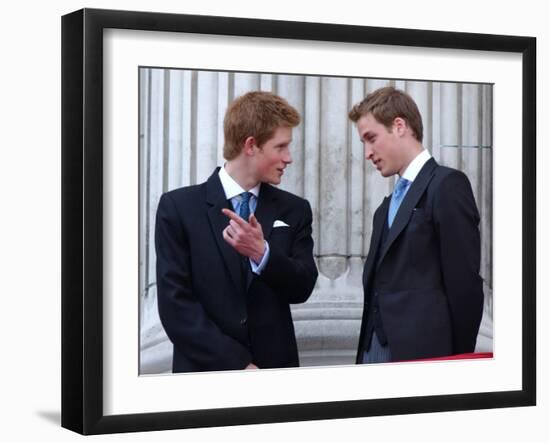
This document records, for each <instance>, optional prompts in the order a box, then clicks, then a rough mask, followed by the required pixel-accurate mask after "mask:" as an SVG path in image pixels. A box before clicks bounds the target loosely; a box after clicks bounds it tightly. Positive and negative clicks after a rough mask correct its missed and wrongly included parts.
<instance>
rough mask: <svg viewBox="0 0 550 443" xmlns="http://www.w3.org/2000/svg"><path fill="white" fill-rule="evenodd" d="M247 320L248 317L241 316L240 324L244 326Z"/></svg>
mask: <svg viewBox="0 0 550 443" xmlns="http://www.w3.org/2000/svg"><path fill="white" fill-rule="evenodd" d="M247 320H248V319H246V318H243V319H242V320H241V326H246V322H247Z"/></svg>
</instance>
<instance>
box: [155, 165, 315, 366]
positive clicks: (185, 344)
mask: <svg viewBox="0 0 550 443" xmlns="http://www.w3.org/2000/svg"><path fill="white" fill-rule="evenodd" d="M218 170H219V168H218V169H216V170H215V171H214V173H213V174H212V176H211V177H210V178H209V179H208V181H206V182H205V183H202V184H200V185H196V186H189V187H186V188H180V189H176V190H174V191H171V192H168V193H166V194H164V195H162V197H161V199H160V202H159V205H158V209H157V218H156V226H155V246H156V252H157V288H158V293H157V294H158V307H159V314H160V319H161V322H162V325H163V326H164V329H165V330H166V333H167V335H168V337H169V338H170V340H171V341H172V343H173V345H174V356H173V370H174V372H186V371H213V370H226V369H244V368H245V367H246V366H247V365H248V364H249V363H251V362H252V363H254V364H256V365H257V366H258V367H260V368H274V367H291V366H298V365H299V362H298V352H297V346H296V338H295V334H294V326H293V323H292V317H291V313H290V307H289V303H302V302H304V301H306V300H307V298H308V297H309V295H310V294H311V292H312V290H313V286H314V285H315V281H316V279H317V268H316V266H315V263H314V261H313V254H312V250H313V240H312V238H311V221H312V214H311V208H310V206H309V203H308V202H307V201H306V200H304V199H302V198H300V197H297V196H295V195H293V194H290V193H288V192H285V191H282V190H280V189H277V188H274V187H273V186H270V185H268V184H265V183H264V184H262V186H261V188H260V193H259V196H258V204H257V208H256V212H255V215H256V218H257V219H258V221H259V222H260V224H261V225H262V229H263V233H264V237H265V239H266V240H267V241H268V243H269V248H270V256H269V260H268V262H267V265H266V267H265V268H264V269H263V271H262V273H261V275H260V276H257V275H255V274H253V273H252V271H251V270H250V265H249V264H248V259H245V258H244V257H242V256H241V255H239V254H238V253H237V252H236V251H235V250H234V249H233V248H232V247H231V246H230V245H229V244H228V243H226V241H225V240H224V239H223V237H222V231H223V230H224V228H225V227H226V226H227V225H228V222H229V219H228V218H227V217H226V216H225V215H223V214H222V212H221V209H222V208H230V209H232V207H231V203H230V202H228V200H226V197H225V194H224V191H223V188H222V185H221V182H220V180H219V177H218ZM275 220H281V221H283V222H285V223H286V224H288V225H289V226H288V227H275V228H274V227H273V223H274V221H275Z"/></svg>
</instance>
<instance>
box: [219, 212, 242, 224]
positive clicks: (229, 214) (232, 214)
mask: <svg viewBox="0 0 550 443" xmlns="http://www.w3.org/2000/svg"><path fill="white" fill-rule="evenodd" d="M222 212H223V213H224V215H226V216H227V217H229V218H230V219H231V220H235V222H237V223H238V224H239V225H240V226H246V222H245V221H244V220H243V219H242V218H241V217H240V216H239V215H238V214H236V213H235V212H233V211H232V210H231V209H227V208H223V209H222Z"/></svg>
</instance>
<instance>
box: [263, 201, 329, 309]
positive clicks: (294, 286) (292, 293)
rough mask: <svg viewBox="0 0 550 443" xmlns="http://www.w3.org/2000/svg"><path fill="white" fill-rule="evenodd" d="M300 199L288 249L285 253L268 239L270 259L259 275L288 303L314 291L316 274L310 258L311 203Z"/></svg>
mask: <svg viewBox="0 0 550 443" xmlns="http://www.w3.org/2000/svg"><path fill="white" fill-rule="evenodd" d="M303 202H304V205H303V214H302V217H301V219H300V223H299V225H298V227H297V229H296V234H295V235H294V238H293V241H292V248H291V253H290V254H289V255H287V254H286V253H285V252H284V251H282V250H281V249H280V248H278V247H277V245H276V244H273V245H272V244H271V243H270V245H269V248H270V252H269V261H268V262H267V265H266V267H265V269H264V270H263V271H262V274H261V276H260V278H261V279H262V280H263V281H264V282H265V283H266V284H267V285H268V286H270V287H272V288H273V289H274V290H276V291H277V292H278V293H279V294H281V295H282V296H284V297H285V298H286V299H287V301H288V303H303V302H305V301H306V300H307V299H308V298H309V296H310V295H311V292H312V291H313V287H314V286H315V282H316V281H317V275H318V272H317V266H316V265H315V260H314V259H313V238H312V237H311V231H312V229H311V223H312V214H311V207H310V205H309V202H307V201H306V200H303Z"/></svg>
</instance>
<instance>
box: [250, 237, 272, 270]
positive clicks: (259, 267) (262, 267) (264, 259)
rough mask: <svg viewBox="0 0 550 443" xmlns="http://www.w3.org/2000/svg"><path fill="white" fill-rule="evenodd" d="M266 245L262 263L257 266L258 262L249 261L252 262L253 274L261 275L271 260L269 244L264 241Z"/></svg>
mask: <svg viewBox="0 0 550 443" xmlns="http://www.w3.org/2000/svg"><path fill="white" fill-rule="evenodd" d="M264 243H265V250H264V255H263V257H262V259H261V260H260V263H259V264H256V262H255V261H254V260H252V259H251V258H249V259H248V261H249V262H250V266H251V268H252V272H253V273H254V274H257V275H260V274H261V273H262V271H263V269H264V268H265V265H267V261H268V260H269V243H268V242H267V241H265V240H264Z"/></svg>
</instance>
